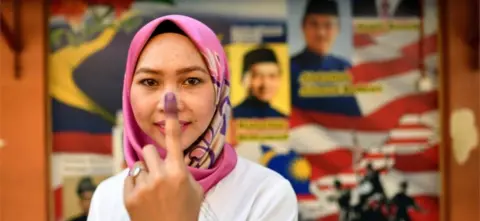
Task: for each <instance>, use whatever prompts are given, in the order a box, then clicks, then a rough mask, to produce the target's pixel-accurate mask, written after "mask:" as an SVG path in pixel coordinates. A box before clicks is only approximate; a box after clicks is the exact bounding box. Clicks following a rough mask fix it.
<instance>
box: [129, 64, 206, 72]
mask: <svg viewBox="0 0 480 221" xmlns="http://www.w3.org/2000/svg"><path fill="white" fill-rule="evenodd" d="M194 71H200V72H203V73H205V74H209V73H208V71H207V70H206V69H205V68H203V67H200V66H196V65H194V66H189V67H184V68H181V69H178V70H177V71H176V73H177V74H186V73H190V72H194ZM139 73H145V74H163V72H162V71H161V70H157V69H153V68H148V67H141V68H139V69H137V70H136V71H135V74H139Z"/></svg>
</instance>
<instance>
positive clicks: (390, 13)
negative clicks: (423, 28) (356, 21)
mask: <svg viewBox="0 0 480 221" xmlns="http://www.w3.org/2000/svg"><path fill="white" fill-rule="evenodd" d="M420 11H421V5H420V1H419V0H352V12H353V16H354V17H380V18H402V17H403V18H405V17H420Z"/></svg>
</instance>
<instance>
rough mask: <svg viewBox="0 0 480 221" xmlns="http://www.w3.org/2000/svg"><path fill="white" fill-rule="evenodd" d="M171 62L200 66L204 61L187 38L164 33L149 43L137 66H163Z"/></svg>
mask: <svg viewBox="0 0 480 221" xmlns="http://www.w3.org/2000/svg"><path fill="white" fill-rule="evenodd" d="M171 62H176V63H179V62H188V63H191V64H196V65H200V63H203V60H202V56H201V55H200V52H199V51H198V49H197V47H196V46H195V45H194V44H193V42H192V41H191V40H190V39H189V38H188V37H187V36H185V35H182V34H177V33H163V34H159V35H156V36H154V37H152V38H151V39H150V40H149V41H148V43H147V44H146V45H145V47H144V49H143V51H142V52H141V54H140V57H139V59H138V65H137V66H140V65H142V64H145V63H149V64H152V63H153V64H159V65H163V64H169V63H171Z"/></svg>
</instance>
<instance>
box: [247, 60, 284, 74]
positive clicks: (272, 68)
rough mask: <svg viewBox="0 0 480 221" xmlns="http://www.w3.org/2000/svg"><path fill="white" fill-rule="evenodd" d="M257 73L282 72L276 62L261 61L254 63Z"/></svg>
mask: <svg viewBox="0 0 480 221" xmlns="http://www.w3.org/2000/svg"><path fill="white" fill-rule="evenodd" d="M252 70H253V71H254V72H255V74H270V73H272V72H273V73H278V72H280V67H279V66H278V64H277V63H275V62H260V63H256V64H254V65H252Z"/></svg>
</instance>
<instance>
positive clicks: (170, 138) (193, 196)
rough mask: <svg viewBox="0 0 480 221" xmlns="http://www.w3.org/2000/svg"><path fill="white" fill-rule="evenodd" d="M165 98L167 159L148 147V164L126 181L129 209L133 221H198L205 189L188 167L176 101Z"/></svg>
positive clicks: (125, 188)
mask: <svg viewBox="0 0 480 221" xmlns="http://www.w3.org/2000/svg"><path fill="white" fill-rule="evenodd" d="M172 96H173V98H172ZM165 97H166V99H165V106H166V107H165V113H166V125H165V136H166V137H165V139H166V140H165V141H166V149H167V156H166V158H165V160H162V159H161V158H160V156H159V155H158V152H157V150H156V148H155V147H154V146H153V145H147V146H145V147H144V148H143V156H144V159H145V164H144V163H143V162H136V164H135V166H134V167H133V168H132V169H133V170H132V171H133V175H132V174H129V176H127V178H126V180H125V186H124V191H125V192H124V201H125V207H126V209H127V211H128V214H129V215H130V219H131V220H132V221H157V220H158V221H194V220H198V216H199V213H200V207H201V204H202V201H203V189H202V187H201V186H200V184H199V183H197V182H196V181H195V179H194V178H193V177H192V175H191V174H190V172H189V171H188V168H187V166H186V165H185V163H184V156H183V151H182V147H181V144H180V124H179V122H178V117H177V112H176V106H177V104H176V99H175V97H174V95H173V94H167V95H166V96H165ZM169 106H170V107H169ZM172 107H175V108H172ZM137 167H140V173H138V175H135V174H136V172H138V170H139V169H137ZM136 170H137V171H136Z"/></svg>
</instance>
